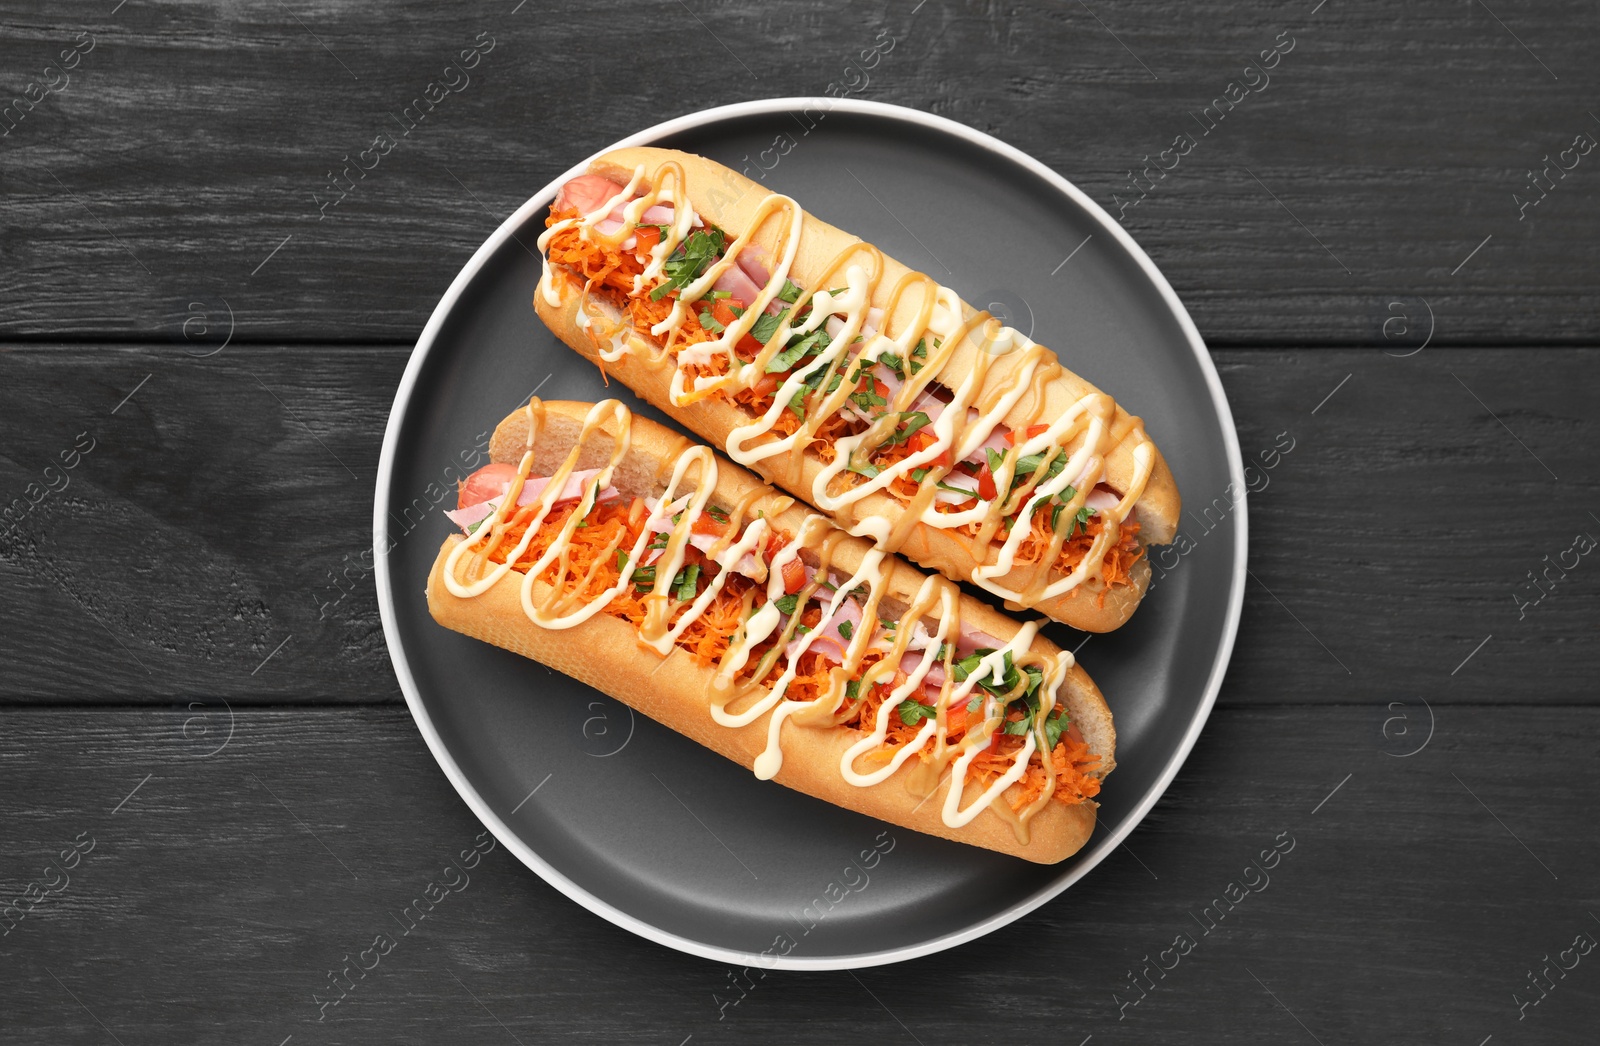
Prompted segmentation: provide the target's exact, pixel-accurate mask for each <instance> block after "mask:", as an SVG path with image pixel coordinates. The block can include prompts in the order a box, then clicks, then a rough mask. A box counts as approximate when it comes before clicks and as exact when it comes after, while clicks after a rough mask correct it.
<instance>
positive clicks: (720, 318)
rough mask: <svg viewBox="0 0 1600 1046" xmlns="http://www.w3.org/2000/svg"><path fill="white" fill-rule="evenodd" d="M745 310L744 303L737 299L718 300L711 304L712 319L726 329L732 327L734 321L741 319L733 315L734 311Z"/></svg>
mask: <svg viewBox="0 0 1600 1046" xmlns="http://www.w3.org/2000/svg"><path fill="white" fill-rule="evenodd" d="M743 308H744V302H742V301H740V300H739V299H737V298H718V299H717V300H716V301H715V302H713V303H712V304H711V318H712V319H714V320H716V321H717V322H718V323H720V324H722V325H723V326H724V327H730V326H732V325H733V321H734V320H736V319H738V318H739V317H737V316H735V315H734V314H733V310H734V309H740V310H742V309H743Z"/></svg>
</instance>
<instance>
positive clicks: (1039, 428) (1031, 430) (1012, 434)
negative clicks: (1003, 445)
mask: <svg viewBox="0 0 1600 1046" xmlns="http://www.w3.org/2000/svg"><path fill="white" fill-rule="evenodd" d="M1049 428H1050V426H1049V425H1029V426H1028V434H1027V435H1026V436H1024V437H1022V438H1023V441H1024V442H1026V441H1028V440H1030V439H1032V438H1033V437H1035V436H1037V435H1039V433H1041V432H1045V431H1048V430H1049ZM1006 442H1007V443H1008V444H1010V445H1011V446H1013V447H1014V446H1016V445H1017V430H1016V429H1011V430H1009V431H1008V432H1006Z"/></svg>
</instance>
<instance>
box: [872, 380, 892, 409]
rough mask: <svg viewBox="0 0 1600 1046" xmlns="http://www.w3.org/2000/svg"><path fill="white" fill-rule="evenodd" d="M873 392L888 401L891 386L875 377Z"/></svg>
mask: <svg viewBox="0 0 1600 1046" xmlns="http://www.w3.org/2000/svg"><path fill="white" fill-rule="evenodd" d="M872 394H873V395H874V396H876V397H878V398H879V399H881V400H883V401H884V402H885V403H887V402H888V400H889V386H887V385H885V384H884V383H883V382H881V381H879V380H878V379H877V378H873V379H872Z"/></svg>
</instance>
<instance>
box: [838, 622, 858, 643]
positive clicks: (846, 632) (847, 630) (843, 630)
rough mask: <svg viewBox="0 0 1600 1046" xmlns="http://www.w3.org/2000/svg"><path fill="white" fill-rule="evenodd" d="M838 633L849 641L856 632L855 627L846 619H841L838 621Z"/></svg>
mask: <svg viewBox="0 0 1600 1046" xmlns="http://www.w3.org/2000/svg"><path fill="white" fill-rule="evenodd" d="M839 634H840V635H841V636H843V637H844V638H845V641H846V642H849V640H850V639H851V638H852V637H853V636H854V635H855V634H856V627H855V626H854V625H852V624H851V623H850V622H848V621H841V622H839Z"/></svg>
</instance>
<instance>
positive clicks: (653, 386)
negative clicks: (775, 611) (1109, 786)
mask: <svg viewBox="0 0 1600 1046" xmlns="http://www.w3.org/2000/svg"><path fill="white" fill-rule="evenodd" d="M669 161H671V162H676V163H678V164H680V165H681V166H682V168H683V171H684V173H685V176H686V183H687V192H686V195H687V198H688V200H689V203H690V205H691V206H693V207H694V209H695V210H696V212H697V213H698V214H700V215H701V216H703V217H704V218H705V219H706V220H707V221H710V222H713V223H715V224H716V225H718V226H720V227H721V228H723V229H724V230H725V231H726V232H727V233H728V235H729V237H730V239H731V238H734V237H737V236H738V235H740V234H742V233H743V232H745V231H746V229H747V227H748V226H749V225H750V223H751V222H752V221H753V220H755V218H756V217H757V209H758V207H760V205H761V203H762V201H763V200H764V199H765V198H766V197H767V196H769V195H770V190H769V189H767V188H766V187H764V186H762V185H760V184H758V183H756V182H754V181H751V180H750V179H748V178H745V177H744V176H743V175H740V174H738V173H737V172H734V171H732V170H730V169H728V168H726V167H724V166H722V165H721V164H718V163H715V162H714V161H711V160H707V159H705V158H704V157H701V156H696V155H693V154H691V153H684V152H678V151H676V150H669V149H656V148H650V147H636V148H628V149H618V150H614V151H612V152H609V153H606V154H604V155H602V156H601V157H599V158H598V159H596V160H595V161H594V162H592V163H591V164H590V171H591V173H594V174H598V175H601V176H602V177H605V178H609V179H611V180H612V181H615V182H618V183H619V184H626V183H627V182H628V181H629V180H630V179H631V178H632V177H633V175H634V171H635V169H636V168H637V167H639V166H641V165H642V166H643V167H644V168H645V170H646V172H647V173H646V180H647V181H648V180H649V179H650V178H652V177H653V176H654V172H655V171H656V170H657V169H658V168H659V167H660V166H661V165H662V164H663V163H666V162H669ZM779 224H780V223H779V222H777V221H774V220H771V219H769V220H767V221H765V222H763V224H762V225H761V226H760V227H759V228H758V229H757V230H756V231H755V235H754V236H753V242H754V243H756V244H757V245H759V246H760V247H761V248H762V249H763V250H765V251H766V252H767V254H768V257H771V256H773V255H775V254H776V253H777V248H778V241H779V235H780V229H779ZM860 242H862V241H861V240H860V238H859V237H857V236H854V235H851V234H850V233H847V232H845V231H843V230H841V229H838V228H836V227H834V226H832V225H830V224H828V223H827V222H824V221H822V220H820V219H818V218H816V217H815V216H813V215H810V214H809V213H808V214H807V215H806V219H805V222H804V226H803V231H802V233H801V236H800V241H799V247H798V251H797V253H796V256H795V260H794V263H793V264H792V266H791V267H790V269H789V278H790V279H792V280H793V281H794V282H796V283H797V284H799V285H800V286H802V287H815V286H816V283H817V280H818V279H819V278H821V275H822V274H823V272H824V270H825V269H826V268H827V266H828V265H829V263H830V262H831V261H832V259H834V258H835V257H836V256H837V255H838V254H839V253H840V252H841V251H843V250H845V249H846V248H848V247H849V246H850V245H851V244H856V243H860ZM911 272H912V270H911V269H909V268H908V267H907V266H905V265H903V264H901V263H900V262H898V261H895V260H894V259H893V258H889V257H887V256H885V257H884V270H883V275H882V277H881V278H880V279H879V280H878V281H877V282H876V284H875V288H874V292H873V296H872V300H871V305H872V306H873V307H876V308H886V307H887V306H888V304H889V301H890V295H891V293H892V290H893V288H894V287H895V286H896V285H897V284H898V283H899V281H900V280H901V278H902V277H905V276H907V275H908V274H910V273H911ZM553 284H554V286H555V287H556V289H557V293H558V297H559V302H558V303H555V304H552V303H551V302H550V301H548V300H546V298H545V295H544V294H543V293H539V294H535V295H534V306H535V309H536V310H537V312H538V315H539V317H540V319H542V320H543V321H544V322H545V324H546V325H547V326H549V328H550V329H551V330H552V331H553V332H554V333H555V334H556V336H557V337H559V338H560V339H561V340H562V341H564V342H565V343H566V344H567V345H569V346H570V347H572V348H573V349H575V350H576V351H577V352H579V353H580V354H582V355H583V356H584V357H586V358H588V359H589V360H591V361H593V362H595V363H597V364H601V365H602V366H603V369H604V370H605V372H606V373H607V374H609V375H612V376H615V377H617V378H619V379H620V380H621V381H622V382H623V384H625V385H627V386H628V387H629V388H631V389H633V390H634V391H635V392H636V393H638V394H639V395H640V396H641V397H642V398H644V399H645V400H646V401H648V402H649V403H651V404H653V405H654V406H656V407H658V408H660V409H661V410H663V411H665V412H666V413H667V414H668V415H670V416H671V417H672V418H673V419H674V420H675V421H678V422H680V423H681V424H683V425H684V426H686V427H687V428H689V429H691V430H692V431H694V432H695V433H697V434H699V435H700V436H701V437H702V438H704V439H706V440H707V441H709V442H711V443H712V444H713V445H714V446H716V447H718V448H719V449H720V448H722V447H724V445H725V444H726V442H727V439H728V435H729V433H730V432H732V431H733V430H734V429H735V428H737V427H739V426H741V425H746V424H748V423H749V421H750V416H749V415H748V414H747V413H746V412H745V411H744V410H742V409H741V408H740V407H739V406H737V405H736V404H734V403H732V402H730V401H728V400H727V399H723V398H719V397H712V398H707V399H703V400H700V401H699V402H697V403H692V404H689V405H686V406H675V405H673V404H672V402H671V400H670V397H669V387H670V384H671V379H672V375H673V368H672V366H671V365H670V361H667V362H666V363H663V362H657V363H654V364H652V363H651V362H649V361H648V359H647V357H649V356H651V355H656V354H657V353H658V352H659V349H657V348H656V347H655V346H656V345H657V344H658V343H657V341H656V339H654V338H652V337H651V336H650V334H649V332H648V331H643V332H641V331H638V330H636V329H634V328H632V327H631V325H630V326H627V327H626V329H627V330H628V331H630V332H631V333H630V334H628V335H627V336H628V337H629V338H630V340H631V341H633V342H635V343H636V344H637V346H638V350H637V351H630V352H628V353H626V354H624V355H623V356H622V358H621V359H620V360H617V361H615V362H602V361H601V360H600V357H599V349H598V347H597V346H596V344H595V341H594V340H593V339H592V338H591V337H590V336H589V334H588V333H587V332H586V331H585V329H584V326H585V325H584V319H583V317H582V314H581V304H580V291H581V288H582V284H581V281H576V280H571V279H567V280H556V281H553ZM913 298H914V296H911V295H907V296H904V297H902V299H901V300H900V303H899V307H898V308H897V310H896V311H895V313H893V314H891V315H889V316H886V317H885V326H886V327H888V328H890V329H894V328H895V327H896V325H897V324H898V325H902V326H903V325H905V324H909V323H910V322H912V318H913V317H914V314H915V312H916V309H917V302H916V301H914V300H912V299H913ZM961 308H962V310H963V314H964V317H965V318H967V319H970V318H972V317H973V316H975V315H976V314H977V313H976V310H974V309H973V308H972V307H971V306H970V305H968V304H966V303H965V302H962V303H961ZM617 318H618V320H619V322H621V319H622V318H621V316H620V314H618V316H617ZM981 351H983V350H982V349H981V348H980V347H979V346H978V345H976V344H974V343H973V341H971V340H964V341H963V343H962V344H961V345H960V347H959V348H958V349H957V350H956V353H955V356H954V357H953V358H952V360H951V361H950V363H949V365H948V366H949V368H950V372H951V374H952V375H953V376H955V377H959V376H961V375H964V374H966V373H969V372H970V371H971V370H972V368H973V366H974V361H975V360H976V358H977V356H978V354H979V353H980V352H981ZM1019 365H1020V360H1019V357H1018V356H1017V355H1016V354H1012V355H1010V356H1002V357H999V358H997V359H996V360H995V361H994V362H993V363H992V364H991V365H990V369H989V377H988V379H987V380H986V386H989V387H992V386H996V385H998V384H1000V383H1003V382H1004V380H1005V379H1006V378H1007V376H1008V375H1010V374H1011V373H1012V372H1013V370H1014V369H1015V368H1016V367H1017V366H1019ZM1099 392H1100V390H1099V389H1097V388H1096V387H1095V386H1094V385H1092V384H1091V383H1089V382H1088V381H1086V380H1084V379H1083V378H1081V377H1079V376H1078V375H1076V374H1074V373H1072V372H1071V371H1070V370H1067V369H1066V368H1065V367H1062V368H1061V369H1060V373H1059V374H1057V375H1056V376H1055V377H1053V378H1051V379H1050V380H1048V381H1046V382H1043V383H1042V384H1033V385H1032V387H1031V388H1030V389H1029V391H1028V392H1027V393H1025V394H1024V395H1023V396H1022V397H1021V398H1020V399H1019V400H1018V401H1017V402H1016V403H1015V404H1014V405H1013V406H1012V408H1011V409H1010V410H1009V411H1008V412H1007V413H1006V414H1005V415H1004V422H1005V423H1006V424H1007V425H1008V426H1010V427H1014V428H1015V427H1021V426H1026V425H1027V424H1028V423H1029V422H1030V421H1032V420H1034V419H1037V418H1040V417H1043V418H1054V417H1057V416H1060V415H1061V414H1062V413H1063V412H1065V411H1066V410H1068V408H1070V407H1071V406H1072V405H1073V404H1074V403H1076V402H1077V401H1079V400H1080V399H1082V398H1083V397H1084V396H1086V395H1091V394H1096V393H1099ZM1040 394H1042V402H1041V401H1040ZM1110 431H1111V436H1110V439H1111V440H1115V441H1116V442H1115V445H1114V446H1112V447H1111V448H1110V450H1109V452H1108V453H1107V454H1106V460H1105V477H1104V481H1103V482H1105V483H1106V484H1107V485H1108V486H1110V487H1111V488H1113V489H1114V490H1116V491H1117V492H1119V493H1121V492H1123V491H1125V490H1126V489H1128V485H1129V484H1130V482H1132V481H1133V479H1134V476H1135V462H1134V447H1135V446H1136V445H1138V443H1139V442H1141V441H1140V439H1139V438H1138V437H1139V436H1140V434H1141V433H1142V422H1141V421H1140V419H1138V418H1136V417H1133V416H1131V415H1129V414H1128V412H1127V411H1126V410H1124V409H1123V408H1122V407H1121V406H1120V405H1119V406H1118V407H1117V408H1116V413H1115V418H1114V420H1113V422H1112V423H1111V425H1110ZM1108 442H1109V441H1108ZM1081 443H1082V437H1081V436H1080V437H1078V439H1077V440H1075V441H1073V442H1071V443H1069V444H1068V448H1069V449H1076V448H1077V446H1079V445H1081ZM1151 449H1152V451H1153V453H1154V463H1153V467H1152V470H1151V473H1150V476H1149V478H1148V481H1147V482H1146V484H1145V487H1144V491H1143V493H1142V495H1141V496H1140V497H1139V499H1138V501H1137V503H1136V504H1135V506H1134V510H1133V514H1132V518H1133V519H1134V520H1136V521H1137V522H1138V523H1139V524H1140V527H1141V530H1140V535H1139V537H1140V540H1141V541H1142V542H1145V543H1150V544H1165V543H1167V542H1169V541H1171V540H1172V539H1173V536H1174V535H1175V533H1176V531H1177V522H1178V514H1179V510H1180V506H1181V500H1180V498H1179V495H1178V488H1177V484H1176V482H1175V480H1174V479H1173V476H1172V472H1171V470H1170V469H1169V468H1168V466H1167V463H1166V461H1165V459H1164V458H1163V457H1162V456H1161V454H1160V452H1159V450H1156V449H1155V448H1154V446H1153V445H1151ZM753 467H754V468H755V469H756V470H757V471H758V472H760V473H761V475H762V476H763V477H765V478H766V479H767V480H769V481H770V482H774V483H777V484H779V485H780V486H783V487H784V488H786V489H788V490H789V491H791V492H793V493H794V494H796V496H798V497H801V498H803V499H807V500H811V499H812V494H811V491H812V486H813V484H814V483H815V481H816V479H817V476H818V474H819V473H820V472H822V470H823V468H824V462H823V461H822V459H821V458H819V457H818V456H817V454H816V453H815V451H813V450H803V451H791V452H788V453H784V454H777V455H774V456H772V457H769V458H766V459H764V460H762V461H760V462H757V463H755V464H754V465H753ZM901 511H902V504H901V502H899V501H897V500H895V499H894V498H892V497H890V496H888V495H887V494H881V493H879V494H870V495H867V496H865V497H864V498H862V499H861V501H860V502H859V503H858V510H857V515H858V516H864V515H876V516H883V517H886V518H888V519H891V520H893V519H898V518H899V515H900V513H901ZM898 551H900V552H901V553H903V554H904V555H905V556H906V557H908V558H910V559H912V560H914V561H916V562H918V563H921V564H922V565H924V566H927V567H930V568H932V569H935V570H938V571H940V572H941V573H943V574H945V575H946V576H947V577H950V578H953V579H956V580H961V581H970V580H972V577H971V575H972V571H973V570H974V569H975V568H976V567H978V566H980V565H982V564H984V563H985V562H989V561H992V559H993V555H992V552H991V548H990V546H989V545H988V544H985V545H983V546H981V547H980V546H978V545H977V544H976V542H975V541H974V540H973V539H971V538H968V537H967V536H965V535H963V534H961V533H959V532H956V531H953V530H945V529H940V528H937V527H933V526H929V525H927V524H924V523H918V524H916V525H915V527H914V528H912V530H911V532H910V534H909V536H908V537H907V539H906V540H905V542H904V543H903V544H901V545H900V547H899V549H898ZM1031 575H1032V571H1031V569H1028V568H1025V567H1022V568H1018V569H1016V570H1013V571H1011V572H1010V573H1008V574H1006V575H1004V576H1002V577H1000V578H998V579H997V580H998V581H999V583H1000V584H1002V585H1006V586H1008V587H1012V588H1016V587H1018V586H1020V585H1021V584H1023V583H1024V582H1025V580H1026V579H1027V578H1028V577H1031ZM1149 579H1150V567H1149V564H1148V562H1147V561H1146V559H1145V558H1144V557H1141V558H1140V559H1139V560H1138V561H1137V562H1136V563H1135V564H1134V567H1133V569H1132V571H1131V576H1130V581H1131V583H1129V584H1123V585H1114V586H1111V587H1109V588H1107V587H1106V586H1105V585H1104V584H1103V583H1102V582H1101V580H1100V579H1099V577H1095V578H1093V579H1091V580H1089V581H1087V582H1085V583H1084V584H1082V585H1080V586H1079V587H1078V588H1076V589H1074V590H1072V591H1069V592H1066V593H1063V594H1061V595H1058V596H1055V597H1050V598H1046V599H1043V600H1040V601H1039V602H1036V603H1034V604H1032V605H1031V606H1028V607H1026V608H1025V609H1028V610H1034V611H1038V612H1040V613H1043V614H1046V615H1048V616H1049V617H1052V618H1054V619H1055V620H1058V621H1063V622H1065V623H1067V624H1069V625H1072V626H1074V627H1076V628H1081V629H1084V630H1086V631H1090V632H1105V631H1110V630H1111V629H1115V628H1117V627H1119V626H1120V625H1122V624H1123V623H1124V622H1126V621H1127V620H1128V618H1129V617H1130V616H1131V615H1132V614H1133V611H1134V610H1135V609H1136V608H1137V607H1138V605H1139V602H1140V600H1142V599H1143V597H1144V593H1145V590H1146V589H1147V587H1148V585H1149ZM1007 607H1008V608H1009V609H1023V608H1019V607H1018V606H1017V605H1016V604H1014V603H1011V602H1009V601H1008V602H1007Z"/></svg>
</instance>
